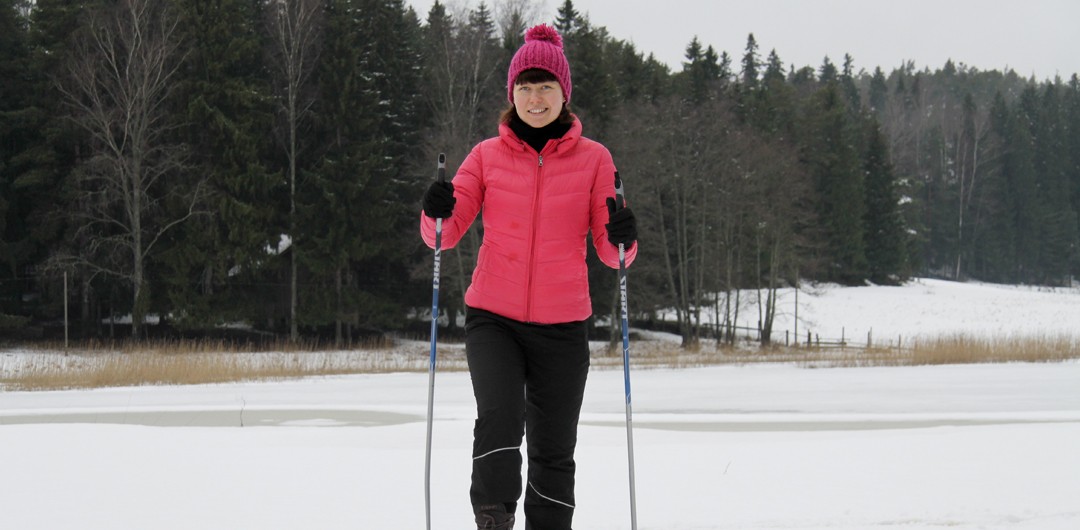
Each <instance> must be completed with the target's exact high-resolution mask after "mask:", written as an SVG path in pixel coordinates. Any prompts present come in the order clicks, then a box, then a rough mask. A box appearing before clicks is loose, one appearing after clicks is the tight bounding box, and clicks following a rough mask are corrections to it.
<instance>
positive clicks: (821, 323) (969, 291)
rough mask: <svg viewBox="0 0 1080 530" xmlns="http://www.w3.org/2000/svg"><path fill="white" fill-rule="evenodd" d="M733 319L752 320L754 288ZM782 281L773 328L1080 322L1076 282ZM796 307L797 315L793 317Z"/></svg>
mask: <svg viewBox="0 0 1080 530" xmlns="http://www.w3.org/2000/svg"><path fill="white" fill-rule="evenodd" d="M743 297H744V303H747V302H746V301H747V300H749V302H748V303H751V304H752V305H750V306H749V307H746V308H744V309H743V313H742V315H741V316H740V318H739V325H740V326H746V327H751V328H754V327H756V326H757V306H756V295H755V294H754V292H753V291H744V293H743ZM797 298H798V305H797V306H796V293H795V290H794V289H783V290H781V291H780V292H779V296H778V300H779V301H778V312H777V313H778V315H777V319H776V324H775V326H774V330H776V333H778V335H776V337H779V340H782V339H783V336H784V332H785V331H788V332H791V333H793V334H794V332H795V330H796V329H797V330H798V333H799V335H800V336H802V337H805V334H806V332H807V331H810V332H811V333H813V334H815V335H820V336H821V337H822V338H823V339H824V338H825V337H828V338H830V339H833V338H840V337H841V336H843V337H844V338H847V339H849V340H855V341H865V340H866V339H867V335H868V334H870V333H872V338H873V340H874V342H875V344H878V343H888V342H892V343H894V344H895V342H896V341H897V340H898V338H902V341H903V342H905V343H906V342H907V341H908V340H910V339H914V338H917V337H935V336H942V335H954V334H970V335H979V336H988V335H989V336H994V337H1015V336H1058V335H1063V336H1074V335H1076V334H1077V333H1078V330H1080V288H1048V287H1031V286H1015V285H997V284H988V283H978V282H971V283H963V282H950V281H944V280H933V279H915V280H912V281H910V282H908V283H906V284H904V285H902V286H897V287H890V286H866V287H839V286H836V285H807V286H803V288H802V289H800V290H799V292H798V295H797ZM796 313H797V315H798V320H796V318H795V317H796Z"/></svg>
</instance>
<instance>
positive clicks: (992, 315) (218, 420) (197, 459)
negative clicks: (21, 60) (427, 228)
mask: <svg viewBox="0 0 1080 530" xmlns="http://www.w3.org/2000/svg"><path fill="white" fill-rule="evenodd" d="M965 288H966V287H965V284H948V283H945V282H932V281H922V282H917V283H914V284H912V285H910V286H907V287H904V288H883V287H873V288H859V289H819V290H818V292H817V293H816V294H815V295H814V296H810V295H808V294H807V293H805V292H804V293H800V298H799V304H800V318H803V317H804V316H806V317H807V318H809V316H808V315H816V316H814V318H815V319H818V320H820V321H821V322H822V324H824V323H825V321H826V320H827V321H830V322H831V321H832V320H834V319H837V320H839V319H841V317H842V318H843V319H846V320H847V321H848V322H851V323H850V324H847V325H846V326H845V329H858V327H859V326H861V325H864V324H863V323H860V322H856V321H855V318H856V317H859V316H865V318H866V321H865V322H867V323H871V324H870V325H872V326H873V327H874V329H875V334H876V333H877V331H876V330H878V329H880V327H881V326H883V324H881V323H879V322H880V320H879V319H880V317H881V315H885V316H889V317H890V318H893V319H895V320H893V322H894V323H895V325H896V326H897V328H896V329H895V330H893V331H890V333H892V332H895V333H903V334H905V336H909V334H912V333H913V332H912V331H911V330H915V329H927V330H929V329H930V328H933V329H940V330H941V331H942V332H947V333H952V332H975V331H977V329H973V328H978V327H981V326H983V325H984V324H985V325H986V328H987V329H988V330H992V331H995V332H997V333H1000V334H1060V333H1070V334H1071V333H1073V330H1075V329H1077V325H1078V324H1080V323H1078V322H1077V318H1080V317H1078V315H1080V308H1078V304H1080V295H1078V293H1077V292H1076V291H1075V290H1069V291H1057V292H1046V291H1039V290H1037V289H1024V288H1010V287H998V286H981V287H980V288H977V289H972V290H971V292H970V293H968V294H965V293H964V290H965ZM890 289H893V290H894V291H889V290H890ZM918 290H923V291H925V293H930V294H934V293H936V297H935V296H929V300H930V301H929V302H928V303H927V302H926V300H927V299H928V298H927V296H923V297H919V296H916V295H914V294H911V291H918ZM883 291H887V292H892V293H895V294H896V297H895V298H889V297H888V296H886V295H885V294H883ZM874 292H877V293H878V294H877V295H876V296H875V295H874ZM904 293H907V294H904ZM1044 297H1045V298H1044ZM811 302H813V304H811ZM804 304H806V305H804ZM987 306H991V307H987ZM828 307H833V308H837V309H835V310H836V311H841V312H842V314H841V315H840V316H836V317H832V316H828V317H827V316H826V315H827V312H826V309H827V308H828ZM911 307H915V308H916V309H911ZM920 307H921V309H918V308H920ZM931 311H934V312H933V313H930V312H931ZM916 319H920V320H918V321H917V322H913V321H915V320H916ZM992 319H997V320H995V322H997V324H996V325H994V324H993V323H988V322H987V321H990V320H992ZM1070 322H1071V323H1072V324H1071V328H1070V327H1068V326H1066V325H1064V324H1063V323H1065V324H1068V323H1070ZM801 327H802V324H800V329H801ZM825 333H826V332H825V331H823V332H822V334H823V335H825ZM847 333H849V334H853V333H855V331H848V332H847ZM883 333H884V331H883ZM0 354H2V355H31V354H27V353H17V354H16V353H11V352H6V353H5V352H0ZM632 383H633V389H634V393H633V397H634V401H633V406H634V430H633V434H634V448H635V452H636V458H635V463H636V477H637V481H636V485H637V506H638V523H639V524H638V527H639V528H640V529H641V530H669V529H680V530H683V529H686V530H712V529H736V528H738V529H800V530H811V529H821V530H825V529H828V530H865V529H874V528H880V529H885V528H888V529H890V530H894V529H896V530H898V529H904V530H906V529H938V528H957V529H962V530H965V529H967V530H975V529H991V530H998V529H1000V530H1067V529H1068V530H1073V529H1076V528H1080V451H1078V450H1077V449H1078V448H1080V362H1065V363H1047V364H996V365H965V366H921V367H893V368H826V369H807V368H799V367H796V366H790V365H776V364H774V365H745V366H720V367H709V368H694V369H685V370H635V371H634V372H633V374H632ZM426 404H427V374H426V373H396V374H381V375H356V376H336V377H326V378H311V379H306V380H300V381H288V382H268V383H238V384H224V385H202V386H187V387H138V388H113V389H99V390H89V391H66V392H2V391H0V462H2V463H0V528H3V529H7V528H11V529H18V530H23V529H48V530H52V529H58V530H59V529H63V530H67V529H80V530H104V529H108V530H123V529H132V530H134V529H138V530H145V529H154V530H158V529H185V530H187V529H196V528H197V529H200V530H203V529H222V530H225V529H228V530H235V529H258V530H266V529H282V530H285V529H320V530H333V529H350V530H355V529H372V530H374V529H381V528H407V529H422V528H424V487H423V486H424V446H425V443H424V439H425V428H426V423H425V414H426ZM473 418H474V412H473V405H472V395H471V389H470V387H469V378H468V374H466V373H461V372H440V373H439V374H438V376H437V378H436V405H435V424H434V444H433V445H434V451H433V457H432V459H433V470H432V479H433V482H434V486H433V491H432V508H433V509H432V516H433V528H434V529H436V530H451V529H462V528H466V529H467V528H471V514H470V510H469V506H468V502H469V501H468V480H469V466H470V443H471V429H472V422H473ZM626 445H627V443H626V428H625V416H624V401H623V378H622V372H621V371H620V370H607V369H597V370H594V371H593V372H592V373H591V375H590V381H589V386H588V388H587V392H586V397H585V406H584V411H583V417H582V423H581V429H580V441H579V448H578V495H577V504H578V509H577V515H576V518H575V528H577V529H578V530H608V529H609V530H616V529H620V530H625V529H629V528H630V514H629V485H628V471H627V452H626ZM520 515H521V514H520V512H519V516H520ZM518 526H519V528H524V522H521V523H519V525H518Z"/></svg>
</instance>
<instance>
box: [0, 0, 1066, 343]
mask: <svg viewBox="0 0 1080 530" xmlns="http://www.w3.org/2000/svg"><path fill="white" fill-rule="evenodd" d="M465 9H466V11H461V12H458V11H451V10H450V9H449V8H448V7H447V6H446V5H443V4H440V3H436V4H435V5H434V6H433V7H432V8H431V10H430V11H429V12H428V13H416V12H414V11H413V10H411V9H410V8H408V7H407V6H405V5H404V4H403V2H402V0H218V1H214V2H208V1H202V0H173V1H163V0H97V1H95V0H87V1H77V0H75V1H70V0H36V1H31V0H2V1H0V337H8V338H11V337H16V338H24V339H30V338H37V337H45V338H49V337H54V338H55V337H56V336H58V334H62V333H63V331H62V325H63V322H64V315H65V314H67V315H69V320H70V323H71V324H70V325H71V330H72V331H71V332H72V334H73V335H74V336H76V337H85V338H90V337H134V338H141V337H150V336H160V335H185V336H188V335H190V336H207V335H212V334H217V333H224V332H225V331H224V330H227V329H232V330H236V329H241V330H243V333H248V334H252V335H256V334H257V335H259V336H273V337H280V338H284V339H287V340H294V341H296V340H302V339H313V340H321V341H334V342H335V343H338V344H349V343H352V342H355V341H357V340H361V339H364V338H367V337H371V336H372V335H380V334H385V333H410V332H415V330H417V329H419V330H421V331H420V334H422V333H423V330H424V329H425V328H426V326H427V322H429V319H430V315H429V313H430V300H431V287H432V277H431V274H432V270H431V269H432V253H431V250H430V249H428V248H427V247H426V246H424V245H423V243H422V241H421V239H420V237H419V233H418V223H419V216H420V198H421V196H422V194H423V191H424V190H425V189H426V187H427V186H428V184H429V183H430V182H431V180H432V179H433V178H434V176H435V167H436V159H437V156H438V154H439V153H446V155H447V159H448V167H449V170H450V172H451V173H452V172H453V170H454V169H456V167H457V165H458V164H459V163H460V162H461V161H462V159H463V158H464V157H465V156H466V154H467V153H468V152H469V150H470V149H471V147H472V146H473V145H475V144H476V143H477V142H479V141H480V140H482V139H484V138H487V137H490V136H492V135H494V134H495V132H496V122H497V117H498V115H499V113H500V112H501V111H503V110H504V109H505V108H506V107H507V105H508V104H507V101H506V89H505V79H506V70H507V65H508V63H509V60H510V57H511V56H512V54H513V52H514V50H516V49H517V48H518V46H520V44H521V43H522V39H523V35H524V32H525V29H526V28H527V27H529V26H531V25H533V24H535V23H539V22H547V23H549V24H551V25H553V26H555V27H556V28H557V29H558V30H559V31H560V33H561V34H562V36H563V39H564V42H565V48H566V53H567V55H568V58H569V61H570V64H571V67H572V75H573V82H574V99H573V101H572V104H571V108H572V111H573V112H574V113H575V114H577V116H578V117H579V118H580V119H581V120H582V123H583V124H584V134H585V135H586V136H588V137H590V138H593V139H596V140H599V141H600V142H602V143H604V144H605V145H606V146H607V147H608V148H609V149H610V150H611V152H612V154H613V156H614V159H615V163H616V165H617V166H618V167H619V170H620V175H621V177H622V179H623V181H624V182H625V183H626V189H627V198H628V200H629V202H630V204H631V206H632V207H633V209H634V211H635V213H636V215H637V218H638V228H639V237H640V245H641V247H640V255H639V257H638V261H637V262H636V263H635V264H634V266H633V267H632V268H631V271H630V281H631V282H632V285H633V288H632V289H631V290H630V309H631V311H632V316H631V320H633V321H635V325H642V326H648V325H649V324H650V322H653V323H654V325H659V323H657V322H654V321H655V319H656V317H655V315H656V314H657V312H658V311H659V310H661V309H664V310H668V311H672V310H673V311H674V313H675V314H676V315H677V319H676V322H675V324H670V323H668V325H674V326H677V329H676V330H675V331H676V332H678V333H679V334H680V335H681V336H682V337H683V341H684V344H690V343H693V342H695V341H696V340H697V338H698V337H700V336H703V335H704V334H711V333H720V334H722V335H723V336H725V337H728V336H729V334H728V333H727V331H728V328H727V327H728V326H730V325H732V323H734V322H736V321H744V320H749V321H751V322H757V326H758V328H759V330H760V331H761V333H762V337H763V341H765V342H767V341H768V338H769V337H770V335H771V334H772V333H773V330H772V329H771V322H772V318H771V316H772V315H774V314H775V311H776V307H775V304H776V297H775V293H776V291H777V289H779V288H782V287H790V286H793V285H799V284H802V283H804V282H834V283H840V284H845V285H862V284H865V283H867V282H872V283H877V284H895V283H899V282H903V281H905V280H906V279H908V278H911V277H916V276H929V277H937V278H946V279H955V280H981V281H988V282H1001V283H1024V284H1038V285H1055V286H1056V285H1068V284H1070V283H1071V282H1072V281H1073V278H1074V277H1075V276H1077V274H1078V272H1080V254H1078V244H1080V231H1078V220H1077V212H1078V211H1080V79H1078V78H1077V76H1076V75H1075V74H1074V75H1072V76H1071V77H1070V78H1069V79H1053V80H1037V79H1033V78H1028V79H1025V78H1023V77H1020V76H1018V75H1017V74H1016V73H1015V72H1013V71H1004V72H1002V71H980V70H977V69H975V68H971V67H968V66H966V65H964V64H963V63H962V62H960V60H961V59H962V58H957V62H953V61H950V62H947V63H946V64H944V65H935V66H930V67H928V66H926V65H915V64H910V63H909V64H904V65H860V64H858V62H857V57H852V56H850V55H849V56H845V57H837V58H824V59H823V61H822V63H821V64H819V65H790V64H786V63H785V62H784V60H783V57H780V56H778V55H777V53H776V52H773V51H770V48H769V43H765V42H762V43H759V42H757V41H756V40H755V39H754V36H753V35H752V34H751V35H748V36H747V39H746V47H745V49H743V50H732V51H731V52H730V53H729V51H718V50H716V49H714V48H713V47H712V46H710V45H708V44H707V43H704V42H700V41H699V40H698V39H697V38H695V37H693V36H692V35H688V36H687V44H686V53H685V59H684V61H683V62H682V63H681V64H677V65H666V64H661V63H660V62H658V61H657V60H655V59H654V58H653V57H652V56H649V55H647V54H645V53H643V52H642V51H640V50H637V49H635V47H634V46H633V45H632V44H630V43H629V40H628V39H629V37H631V36H627V35H611V34H609V32H608V31H607V30H606V29H605V27H604V26H603V23H604V21H602V20H589V19H588V18H587V17H585V16H583V15H581V14H580V13H578V12H577V11H576V10H575V8H574V5H573V3H572V2H571V0H564V1H563V2H562V3H561V5H560V6H559V7H558V12H557V17H556V18H555V19H554V20H544V19H543V17H542V16H541V15H542V14H539V13H537V12H536V8H535V7H534V5H533V4H532V3H530V2H529V1H527V0H492V1H491V2H490V3H476V2H474V3H473V4H472V5H471V6H468V7H466V8H465ZM623 39H627V40H623ZM478 225H479V222H478V223H476V225H475V226H474V227H473V229H472V231H471V232H470V234H469V235H468V236H467V237H466V238H465V239H463V240H462V242H461V244H460V245H459V246H458V247H457V248H455V249H453V250H450V251H447V252H444V253H443V262H442V282H441V306H442V308H443V310H444V311H445V312H446V315H447V316H450V317H453V316H455V315H459V314H461V313H462V312H463V309H464V308H463V302H462V298H463V293H464V290H465V288H466V286H467V285H468V282H469V277H470V274H471V271H472V264H473V262H474V260H475V255H476V253H477V250H478V247H479V245H480V241H481V233H480V229H479V226H478ZM589 259H590V276H591V278H590V280H591V284H592V291H593V292H592V298H593V304H594V313H595V315H596V317H594V318H596V319H597V320H601V321H602V320H603V319H604V318H606V317H607V316H609V315H611V314H613V312H614V311H615V310H616V305H617V293H616V292H615V289H616V281H617V274H616V273H615V272H614V271H612V270H611V269H608V268H606V267H604V266H602V265H601V264H600V263H599V261H598V260H596V259H595V258H594V257H592V256H590V258H589ZM747 290H749V291H750V292H755V291H756V292H757V293H758V296H757V297H754V299H753V301H751V300H748V299H747V298H748V297H747V296H746V295H745V294H742V295H740V294H739V293H745V292H747ZM706 306H711V307H715V308H716V309H717V311H716V314H717V315H718V316H717V317H716V318H715V320H716V321H714V322H706V321H703V317H702V316H701V312H700V311H698V308H701V307H706ZM740 312H743V313H747V314H749V313H752V314H753V316H752V318H749V319H747V318H746V317H745V316H744V315H743V314H740ZM446 320H447V321H448V323H449V324H450V326H451V327H452V326H453V325H454V323H455V320H456V319H455V318H447V319H446ZM236 332H237V333H239V332H240V331H236Z"/></svg>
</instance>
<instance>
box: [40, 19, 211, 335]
mask: <svg viewBox="0 0 1080 530" xmlns="http://www.w3.org/2000/svg"><path fill="white" fill-rule="evenodd" d="M176 29H177V18H176V17H174V16H173V15H172V13H171V12H170V10H169V4H168V2H162V1H155V0H122V1H120V2H118V3H116V4H112V5H110V6H108V7H106V8H102V9H101V10H98V11H95V12H93V13H91V16H90V18H89V19H88V21H87V24H86V26H85V27H83V28H82V32H81V33H80V34H79V35H78V36H77V37H76V39H75V50H74V52H73V54H72V61H71V62H70V63H69V65H68V68H67V70H66V72H65V75H64V77H63V78H62V79H58V82H57V86H58V88H59V89H60V91H61V92H62V93H63V95H64V96H65V98H66V103H67V104H69V105H70V106H71V108H72V109H73V118H74V120H75V121H76V122H77V123H78V124H79V125H81V126H82V127H83V128H84V129H85V130H86V132H87V133H88V134H89V138H90V148H91V153H90V155H89V158H88V159H87V160H86V161H85V162H84V163H83V164H82V165H81V166H80V167H79V168H78V170H77V171H76V173H75V177H76V189H77V191H78V193H79V195H80V197H79V198H78V203H79V204H78V205H76V206H74V207H72V208H71V210H70V212H71V214H72V215H73V216H74V217H75V219H76V221H77V222H76V226H77V233H76V234H75V237H74V238H73V240H75V241H82V242H84V245H85V246H84V248H81V249H79V251H78V252H74V253H73V254H76V255H75V256H59V257H58V260H60V261H68V262H74V263H75V264H77V265H80V266H84V267H87V268H89V269H91V270H93V271H95V273H107V274H111V275H113V276H116V277H119V278H121V279H123V280H125V281H127V282H129V283H130V284H131V287H132V290H133V293H132V311H131V312H132V335H133V336H136V337H137V336H138V335H139V331H140V325H141V323H142V321H143V316H144V314H145V311H146V308H147V304H148V293H149V286H148V281H149V280H148V275H147V273H146V264H147V261H148V257H149V256H150V255H151V253H152V251H153V250H154V246H155V244H156V243H157V242H158V241H160V240H161V238H162V236H163V235H165V234H166V233H167V232H168V231H169V230H170V229H172V228H174V227H176V226H177V225H179V224H181V223H183V222H185V221H186V220H188V219H189V218H191V217H192V216H193V215H195V214H196V213H198V210H197V207H198V204H199V199H200V195H201V189H202V180H200V179H196V180H194V181H188V180H186V179H187V178H188V177H189V175H185V174H184V173H183V172H182V169H183V160H184V156H183V149H182V148H181V147H180V146H177V145H174V144H170V143H169V138H168V136H169V132H170V130H171V129H172V124H171V123H170V116H169V113H168V111H167V109H166V103H167V102H168V101H169V98H170V95H171V92H172V87H173V79H174V77H175V75H176V72H177V69H178V67H179V65H180V63H181V62H182V57H181V51H180V47H179V42H178V38H177V32H176Z"/></svg>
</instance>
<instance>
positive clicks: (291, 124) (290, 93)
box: [267, 0, 322, 341]
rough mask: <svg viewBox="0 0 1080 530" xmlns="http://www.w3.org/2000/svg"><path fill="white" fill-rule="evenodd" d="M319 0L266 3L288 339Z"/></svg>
mask: <svg viewBox="0 0 1080 530" xmlns="http://www.w3.org/2000/svg"><path fill="white" fill-rule="evenodd" d="M321 14H322V3H321V2H320V1H319V0H274V1H272V2H270V4H269V5H268V6H267V17H268V19H267V24H268V27H269V30H270V31H269V33H270V40H271V43H272V44H271V45H272V49H271V67H272V68H273V69H274V72H275V74H276V79H275V81H276V83H275V89H276V91H277V95H278V98H279V99H278V101H279V106H280V110H281V113H282V120H283V123H282V129H283V135H282V136H283V138H282V139H281V140H282V144H283V147H284V149H285V158H286V160H287V161H288V167H287V168H286V172H287V178H288V181H289V237H290V238H292V245H291V247H290V249H289V257H290V261H289V339H290V340H292V341H296V340H297V339H298V338H299V329H298V327H297V319H296V306H297V295H298V293H297V261H296V260H297V252H299V250H300V249H299V246H298V245H297V241H296V237H297V214H296V179H297V168H298V159H299V157H300V150H301V149H300V141H299V131H300V127H301V125H302V122H303V121H304V119H305V118H306V117H307V115H308V114H309V111H310V110H311V106H312V105H313V104H314V101H315V100H314V99H313V98H312V97H310V93H309V88H310V87H309V84H310V81H311V77H312V74H313V73H314V71H315V64H316V62H317V60H318V51H319V49H318V45H319V39H320V30H321V25H320V22H321V20H320V18H321Z"/></svg>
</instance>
